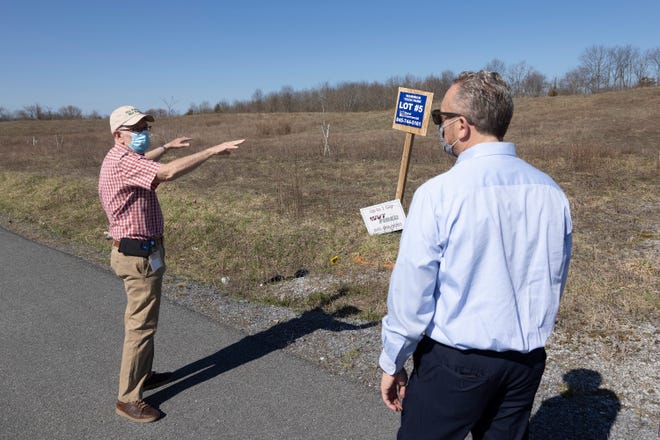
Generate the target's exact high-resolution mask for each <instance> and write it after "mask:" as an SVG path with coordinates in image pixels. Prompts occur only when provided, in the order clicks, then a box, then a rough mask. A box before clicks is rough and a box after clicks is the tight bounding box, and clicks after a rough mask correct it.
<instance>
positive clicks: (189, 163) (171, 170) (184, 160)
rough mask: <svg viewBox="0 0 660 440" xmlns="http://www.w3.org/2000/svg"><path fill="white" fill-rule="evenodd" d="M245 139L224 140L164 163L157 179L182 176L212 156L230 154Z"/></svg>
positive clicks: (165, 179) (166, 179)
mask: <svg viewBox="0 0 660 440" xmlns="http://www.w3.org/2000/svg"><path fill="white" fill-rule="evenodd" d="M243 141H245V139H239V140H235V141H229V142H223V143H222V144H218V145H214V146H213V147H209V148H207V149H205V150H202V151H200V152H198V153H193V154H190V155H188V156H184V157H181V158H179V159H175V160H173V161H172V162H168V163H165V164H162V165H161V166H160V168H159V169H158V172H157V173H156V179H157V180H158V181H159V182H167V181H170V180H174V179H176V178H178V177H181V176H183V175H184V174H187V173H189V172H191V171H192V170H194V169H195V168H197V167H198V166H200V165H201V164H202V163H204V162H206V160H208V159H209V158H210V157H212V156H215V155H218V154H229V153H230V151H231V150H235V149H237V148H238V146H239V145H240V144H241V143H243Z"/></svg>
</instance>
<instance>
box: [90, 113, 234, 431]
mask: <svg viewBox="0 0 660 440" xmlns="http://www.w3.org/2000/svg"><path fill="white" fill-rule="evenodd" d="M149 122H154V118H153V116H151V115H149V114H144V113H142V112H140V111H139V110H137V109H136V108H135V107H132V106H128V105H125V106H122V107H119V108H117V109H116V110H115V111H113V112H112V114H111V115H110V131H111V132H112V135H113V137H114V141H115V145H114V147H112V149H110V151H109V152H108V154H107V155H106V156H105V159H104V160H103V164H102V165H101V172H100V175H99V197H100V199H101V204H102V205H103V209H104V210H105V213H106V215H107V216H108V221H109V223H110V228H109V233H110V235H111V236H112V238H113V247H112V253H111V256H110V265H111V267H112V270H113V271H114V272H115V273H116V274H117V275H118V276H119V277H120V278H122V279H123V280H124V287H125V289H126V297H127V302H126V313H125V315H124V331H125V336H124V347H123V352H122V360H121V369H120V373H119V394H118V397H117V404H116V412H117V414H119V415H121V416H123V417H126V418H128V419H131V420H134V421H136V422H153V421H155V420H157V419H158V418H159V417H160V415H161V413H160V411H158V410H157V409H156V408H153V407H151V406H149V405H148V404H147V403H145V402H144V401H143V400H142V392H143V390H147V389H153V388H157V387H159V386H161V385H164V384H165V383H167V382H169V381H170V380H171V377H172V373H156V372H153V371H152V370H151V368H152V362H153V357H154V334H155V333H156V327H157V324H158V312H159V308H160V296H161V286H162V281H163V274H164V273H165V263H164V257H165V248H164V247H163V225H164V221H163V213H162V211H161V209H160V204H159V203H158V198H157V197H156V188H157V187H158V185H159V184H160V183H161V182H167V181H171V180H174V179H176V178H178V177H180V176H182V175H184V174H186V173H188V172H190V171H192V170H194V169H195V168H197V167H198V166H199V165H200V164H202V163H203V162H205V161H206V160H207V159H209V158H211V157H212V156H215V155H227V154H229V153H230V151H231V150H234V149H236V148H238V145H239V144H241V143H242V142H243V141H244V139H240V140H235V141H229V142H224V143H222V144H218V145H215V146H213V147H209V148H207V149H205V150H202V151H200V152H198V153H193V154H190V155H187V156H184V157H181V158H178V159H175V160H173V161H171V162H169V163H159V162H158V160H159V159H160V158H161V157H162V156H163V155H164V154H165V153H166V152H167V150H169V149H170V148H177V149H178V148H185V147H189V146H190V140H191V139H190V138H187V137H180V138H177V139H174V140H173V141H170V142H168V143H166V144H165V145H163V146H159V147H156V148H153V149H151V150H149V146H150V138H149V130H150V128H151V127H150V126H149Z"/></svg>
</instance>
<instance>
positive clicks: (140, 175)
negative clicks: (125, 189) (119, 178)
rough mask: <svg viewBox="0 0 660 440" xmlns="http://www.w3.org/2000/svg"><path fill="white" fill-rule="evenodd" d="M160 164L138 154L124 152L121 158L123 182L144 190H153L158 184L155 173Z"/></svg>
mask: <svg viewBox="0 0 660 440" xmlns="http://www.w3.org/2000/svg"><path fill="white" fill-rule="evenodd" d="M160 166H161V164H160V163H158V162H154V161H153V160H149V159H147V158H146V157H144V156H141V155H138V154H126V155H125V156H123V157H122V160H121V170H122V174H123V178H124V182H125V183H126V184H127V185H129V186H134V187H138V188H143V189H146V190H154V189H156V187H157V186H158V182H157V181H156V173H158V169H159V168H160Z"/></svg>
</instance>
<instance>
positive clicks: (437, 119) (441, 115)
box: [431, 109, 470, 125]
mask: <svg viewBox="0 0 660 440" xmlns="http://www.w3.org/2000/svg"><path fill="white" fill-rule="evenodd" d="M431 117H432V118H433V123H434V124H436V125H442V124H444V122H445V121H446V120H447V119H452V118H458V117H463V118H465V119H466V120H467V121H468V122H470V120H469V119H468V118H467V117H466V116H464V115H462V114H460V113H451V112H441V111H440V110H437V109H436V110H432V111H431Z"/></svg>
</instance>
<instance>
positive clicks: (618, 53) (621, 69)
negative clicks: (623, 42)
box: [609, 45, 640, 90]
mask: <svg viewBox="0 0 660 440" xmlns="http://www.w3.org/2000/svg"><path fill="white" fill-rule="evenodd" d="M609 55H610V60H611V66H612V79H613V86H614V88H616V89H619V90H621V89H629V88H631V87H632V85H633V84H634V82H635V81H634V79H633V76H634V74H633V72H634V70H635V65H636V64H637V62H638V60H639V58H640V55H639V49H636V48H633V47H632V46H630V45H627V46H621V47H613V48H611V49H610V50H609Z"/></svg>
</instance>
